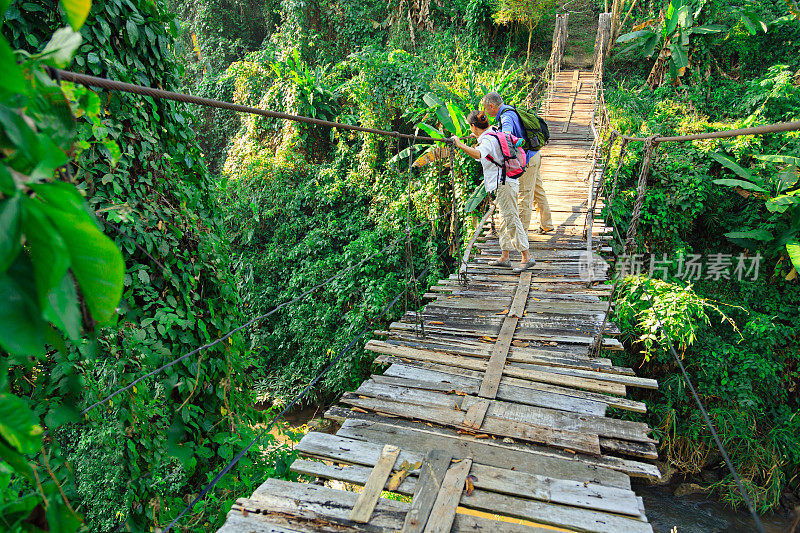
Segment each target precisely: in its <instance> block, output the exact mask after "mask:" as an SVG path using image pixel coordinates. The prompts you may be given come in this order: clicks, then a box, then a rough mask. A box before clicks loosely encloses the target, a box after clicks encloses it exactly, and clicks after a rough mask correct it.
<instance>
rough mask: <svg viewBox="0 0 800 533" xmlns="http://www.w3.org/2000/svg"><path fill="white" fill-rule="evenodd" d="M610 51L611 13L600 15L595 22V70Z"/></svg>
mask: <svg viewBox="0 0 800 533" xmlns="http://www.w3.org/2000/svg"><path fill="white" fill-rule="evenodd" d="M610 49H611V13H600V18H599V19H598V21H597V37H596V38H595V40H594V55H593V58H594V59H593V63H594V65H595V68H597V65H598V63H599V64H602V63H603V62H604V61H605V58H606V55H608V51H609V50H610Z"/></svg>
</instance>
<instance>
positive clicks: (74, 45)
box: [40, 26, 82, 67]
mask: <svg viewBox="0 0 800 533" xmlns="http://www.w3.org/2000/svg"><path fill="white" fill-rule="evenodd" d="M81 40H82V38H81V34H80V33H78V32H76V31H75V30H73V29H72V28H70V27H68V26H65V27H63V28H59V29H57V30H56V31H55V33H53V36H52V37H51V38H50V41H49V42H48V43H47V46H45V47H44V50H42V53H41V54H40V56H41V57H42V59H43V60H44V61H45V62H46V63H49V64H51V65H53V66H56V67H65V66H67V65H68V64H69V62H70V61H71V60H72V55H73V54H74V53H75V51H76V50H77V49H78V47H79V46H80V45H81Z"/></svg>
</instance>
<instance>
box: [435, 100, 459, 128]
mask: <svg viewBox="0 0 800 533" xmlns="http://www.w3.org/2000/svg"><path fill="white" fill-rule="evenodd" d="M435 111H436V116H437V117H439V122H441V123H442V126H443V127H444V129H446V130H447V131H449V132H450V133H454V132H455V131H456V126H455V123H453V119H452V118H450V110H448V109H447V105H443V106H439V107H437V108H436V109H435Z"/></svg>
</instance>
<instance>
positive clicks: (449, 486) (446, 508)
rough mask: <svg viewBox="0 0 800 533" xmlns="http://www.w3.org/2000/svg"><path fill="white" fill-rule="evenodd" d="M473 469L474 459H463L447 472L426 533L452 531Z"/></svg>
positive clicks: (429, 518) (426, 527) (446, 532)
mask: <svg viewBox="0 0 800 533" xmlns="http://www.w3.org/2000/svg"><path fill="white" fill-rule="evenodd" d="M471 467H472V459H462V460H461V461H459V462H458V463H456V464H454V465H453V466H451V467H450V468H449V469H448V470H447V473H446V474H445V475H444V481H442V488H441V489H440V490H439V494H438V495H437V496H436V502H435V503H434V504H433V509H431V514H430V516H429V517H428V523H427V525H426V526H425V533H448V532H449V531H450V528H451V527H452V526H453V519H454V518H455V517H456V509H457V508H458V502H459V501H461V493H462V492H463V491H464V485H465V483H466V481H467V476H468V475H469V470H470V468H471Z"/></svg>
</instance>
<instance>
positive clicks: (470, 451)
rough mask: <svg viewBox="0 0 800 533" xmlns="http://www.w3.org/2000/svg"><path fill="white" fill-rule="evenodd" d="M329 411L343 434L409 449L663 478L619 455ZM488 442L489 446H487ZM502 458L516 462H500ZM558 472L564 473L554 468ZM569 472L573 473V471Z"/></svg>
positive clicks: (597, 478)
mask: <svg viewBox="0 0 800 533" xmlns="http://www.w3.org/2000/svg"><path fill="white" fill-rule="evenodd" d="M325 417H326V418H330V419H333V420H336V421H339V422H341V423H342V427H341V428H340V429H339V431H338V434H340V435H342V436H346V437H352V438H356V439H359V440H370V441H372V442H382V443H394V442H402V443H403V447H404V448H405V449H409V450H411V449H418V450H422V451H427V450H429V449H430V448H438V449H443V450H452V451H453V456H454V457H478V456H480V457H481V461H483V462H484V464H492V465H493V466H499V467H503V466H506V465H507V464H514V465H517V469H518V470H524V471H529V472H531V473H534V474H542V475H553V476H556V477H559V478H563V479H575V480H577V481H586V479H591V480H592V482H594V483H602V484H608V485H614V486H619V487H623V488H630V481H629V480H628V476H633V477H638V478H644V479H650V480H658V479H661V473H660V472H659V470H658V468H656V467H655V466H654V465H651V464H648V463H642V462H639V461H635V460H630V459H623V458H620V457H613V456H607V455H603V456H593V455H586V454H580V453H571V452H566V451H562V450H558V449H556V448H551V447H547V446H540V445H536V444H529V443H524V442H515V441H504V442H500V441H497V440H494V439H491V438H486V437H485V436H483V437H481V438H477V437H474V436H472V435H470V434H463V433H459V432H457V430H455V429H452V428H447V427H437V426H433V425H428V424H425V423H424V422H415V421H411V420H404V419H401V418H387V417H384V416H381V415H378V414H375V413H358V412H354V411H350V410H349V409H344V408H342V407H336V406H334V407H331V408H330V409H328V411H326V413H325ZM484 446H488V448H485V447H484ZM506 451H509V452H511V453H512V456H507V455H506ZM516 452H520V453H522V455H513V453H516ZM479 454H480V455H479ZM401 456H402V453H401ZM495 459H496V460H497V461H498V462H497V463H495V462H493V461H494V460H495ZM548 459H555V460H556V462H555V463H550V462H548ZM503 460H505V461H514V462H513V463H503V462H500V461H503ZM536 466H541V467H542V468H548V469H549V470H544V471H536V470H535V469H533V468H534V467H536ZM587 468H588V469H589V470H588V472H596V474H589V473H586V472H587V470H585V469H587ZM575 469H577V470H575ZM612 470H616V471H617V472H613V474H614V475H615V476H617V475H619V476H621V478H619V477H608V475H607V474H608V472H609V471H612ZM576 471H580V472H583V474H582V475H577V474H575V472H576ZM548 472H549V474H548ZM555 472H559V473H558V474H555ZM570 472H572V473H571V474H570ZM623 474H627V475H623ZM571 476H575V477H571ZM592 476H594V477H592ZM620 483H623V484H620Z"/></svg>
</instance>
